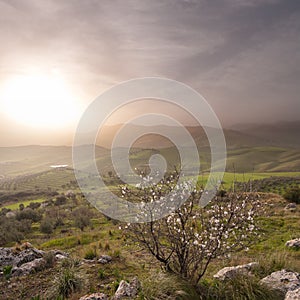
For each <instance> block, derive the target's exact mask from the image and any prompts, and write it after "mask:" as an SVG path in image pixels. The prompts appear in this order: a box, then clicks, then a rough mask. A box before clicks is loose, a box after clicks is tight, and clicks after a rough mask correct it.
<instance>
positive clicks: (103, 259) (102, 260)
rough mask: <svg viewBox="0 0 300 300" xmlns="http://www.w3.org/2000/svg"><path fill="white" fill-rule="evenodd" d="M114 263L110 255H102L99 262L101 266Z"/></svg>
mask: <svg viewBox="0 0 300 300" xmlns="http://www.w3.org/2000/svg"><path fill="white" fill-rule="evenodd" d="M111 261H112V257H111V256H109V255H101V256H100V258H99V259H98V262H99V263H100V264H107V263H109V262H111Z"/></svg>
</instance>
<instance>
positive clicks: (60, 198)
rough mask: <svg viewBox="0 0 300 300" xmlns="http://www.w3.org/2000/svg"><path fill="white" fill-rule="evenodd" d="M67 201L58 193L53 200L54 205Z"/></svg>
mask: <svg viewBox="0 0 300 300" xmlns="http://www.w3.org/2000/svg"><path fill="white" fill-rule="evenodd" d="M66 203H67V197H66V196H65V195H59V196H57V197H56V199H55V201H54V205H57V206H58V205H63V204H66Z"/></svg>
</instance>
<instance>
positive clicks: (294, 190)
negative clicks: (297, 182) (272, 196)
mask: <svg viewBox="0 0 300 300" xmlns="http://www.w3.org/2000/svg"><path fill="white" fill-rule="evenodd" d="M283 197H284V198H285V199H286V200H288V201H290V202H295V203H297V204H300V188H299V186H294V187H291V188H289V189H288V190H287V191H286V192H285V193H284V195H283Z"/></svg>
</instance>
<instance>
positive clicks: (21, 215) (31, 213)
mask: <svg viewBox="0 0 300 300" xmlns="http://www.w3.org/2000/svg"><path fill="white" fill-rule="evenodd" d="M16 219H17V220H19V221H20V220H24V219H27V220H31V221H32V222H38V221H40V220H41V219H42V214H41V213H40V212H38V211H36V210H33V209H32V208H29V207H26V208H25V209H23V210H22V211H18V213H17V215H16Z"/></svg>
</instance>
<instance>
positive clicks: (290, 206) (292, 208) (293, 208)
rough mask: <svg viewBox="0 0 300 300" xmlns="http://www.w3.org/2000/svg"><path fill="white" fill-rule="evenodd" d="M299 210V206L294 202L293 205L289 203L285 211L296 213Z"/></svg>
mask: <svg viewBox="0 0 300 300" xmlns="http://www.w3.org/2000/svg"><path fill="white" fill-rule="evenodd" d="M296 209H297V204H296V203H294V202H292V203H289V204H288V205H287V206H286V207H285V208H284V210H289V211H295V210H296Z"/></svg>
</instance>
